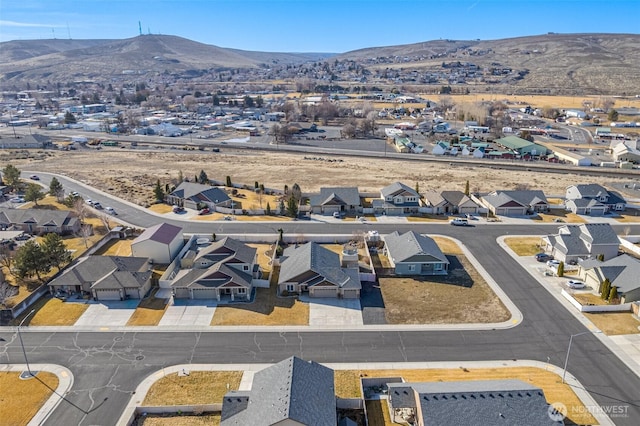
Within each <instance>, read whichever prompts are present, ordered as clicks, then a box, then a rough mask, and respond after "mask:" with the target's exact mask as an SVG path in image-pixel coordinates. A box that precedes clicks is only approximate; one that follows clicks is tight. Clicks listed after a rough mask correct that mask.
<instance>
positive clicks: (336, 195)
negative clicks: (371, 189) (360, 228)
mask: <svg viewBox="0 0 640 426" xmlns="http://www.w3.org/2000/svg"><path fill="white" fill-rule="evenodd" d="M309 204H310V207H311V212H312V213H317V214H333V213H335V212H338V213H352V214H353V213H361V212H362V202H361V201H360V192H359V191H358V188H356V187H339V188H320V193H319V194H312V195H310V196H309Z"/></svg>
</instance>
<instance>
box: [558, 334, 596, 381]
mask: <svg viewBox="0 0 640 426" xmlns="http://www.w3.org/2000/svg"><path fill="white" fill-rule="evenodd" d="M598 333H602V331H600V330H598V331H583V332H582V333H578V334H572V335H571V337H570V338H569V347H568V348H567V356H566V357H565V359H564V369H563V371H562V383H564V378H565V376H566V374H567V365H568V364H569V353H571V344H572V343H573V338H574V337H577V336H582V335H583V334H598Z"/></svg>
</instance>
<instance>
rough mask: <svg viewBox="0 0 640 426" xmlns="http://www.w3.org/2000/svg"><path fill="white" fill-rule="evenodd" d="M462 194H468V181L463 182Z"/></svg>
mask: <svg viewBox="0 0 640 426" xmlns="http://www.w3.org/2000/svg"><path fill="white" fill-rule="evenodd" d="M464 195H466V196H467V197H468V196H469V181H468V180H467V182H466V183H465V184H464Z"/></svg>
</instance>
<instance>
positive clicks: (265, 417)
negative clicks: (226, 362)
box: [220, 357, 338, 426]
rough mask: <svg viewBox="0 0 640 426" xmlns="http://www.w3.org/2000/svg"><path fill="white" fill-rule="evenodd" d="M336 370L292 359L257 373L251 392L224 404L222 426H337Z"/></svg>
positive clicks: (237, 393) (237, 394)
mask: <svg viewBox="0 0 640 426" xmlns="http://www.w3.org/2000/svg"><path fill="white" fill-rule="evenodd" d="M334 386H335V385H334V373H333V370H332V369H330V368H327V367H325V366H323V365H320V364H318V363H316V362H313V361H304V360H302V359H300V358H298V357H291V358H288V359H285V360H284V361H281V362H279V363H277V364H274V365H273V366H271V367H267V368H265V369H263V370H260V371H258V372H256V373H255V375H254V377H253V383H252V385H251V390H250V391H233V392H229V393H227V394H226V395H225V396H224V398H223V400H222V414H221V420H220V426H234V425H242V426H244V425H264V426H267V425H318V426H320V425H323V426H324V425H327V426H330V425H336V424H338V416H337V410H336V396H335V388H334Z"/></svg>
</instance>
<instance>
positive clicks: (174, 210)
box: [173, 206, 184, 213]
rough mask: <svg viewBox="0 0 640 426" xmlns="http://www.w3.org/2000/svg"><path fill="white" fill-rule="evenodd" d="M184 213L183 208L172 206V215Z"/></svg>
mask: <svg viewBox="0 0 640 426" xmlns="http://www.w3.org/2000/svg"><path fill="white" fill-rule="evenodd" d="M183 211H184V207H181V206H173V212H174V213H182V212H183Z"/></svg>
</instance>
